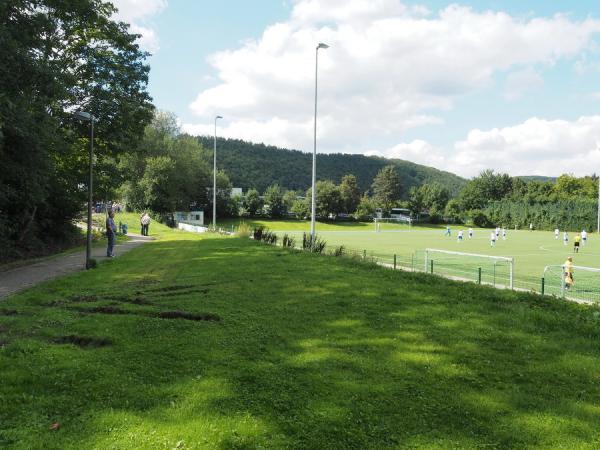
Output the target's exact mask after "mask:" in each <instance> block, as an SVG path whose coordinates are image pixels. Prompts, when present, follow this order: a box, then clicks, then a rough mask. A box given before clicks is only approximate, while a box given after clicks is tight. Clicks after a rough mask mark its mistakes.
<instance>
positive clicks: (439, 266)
mask: <svg viewBox="0 0 600 450" xmlns="http://www.w3.org/2000/svg"><path fill="white" fill-rule="evenodd" d="M415 258H416V264H415V268H416V269H417V270H423V271H424V272H427V273H434V274H437V275H441V276H444V277H448V278H454V279H459V280H464V281H473V282H476V283H479V284H491V285H492V286H497V287H504V288H509V289H513V287H514V269H515V262H514V259H513V258H508V257H505V256H490V255H479V254H475V253H463V252H454V251H449V250H439V249H435V248H428V249H425V250H423V251H421V252H417V253H416V254H415Z"/></svg>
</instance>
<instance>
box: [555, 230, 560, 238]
mask: <svg viewBox="0 0 600 450" xmlns="http://www.w3.org/2000/svg"><path fill="white" fill-rule="evenodd" d="M559 234H560V230H559V229H558V228H555V229H554V239H558V235H559Z"/></svg>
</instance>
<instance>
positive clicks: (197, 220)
mask: <svg viewBox="0 0 600 450" xmlns="http://www.w3.org/2000/svg"><path fill="white" fill-rule="evenodd" d="M174 216H175V223H176V224H177V225H179V224H180V223H186V224H189V225H204V211H189V212H183V211H177V212H176V213H175V214H174Z"/></svg>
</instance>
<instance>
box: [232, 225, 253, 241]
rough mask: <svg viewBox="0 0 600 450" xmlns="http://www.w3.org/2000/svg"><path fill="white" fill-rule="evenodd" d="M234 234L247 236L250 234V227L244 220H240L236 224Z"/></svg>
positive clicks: (242, 236)
mask: <svg viewBox="0 0 600 450" xmlns="http://www.w3.org/2000/svg"><path fill="white" fill-rule="evenodd" d="M235 234H236V236H238V237H241V238H249V237H250V235H251V234H252V228H251V227H250V225H248V224H247V223H246V222H242V223H240V224H239V225H238V227H237V229H236V231H235Z"/></svg>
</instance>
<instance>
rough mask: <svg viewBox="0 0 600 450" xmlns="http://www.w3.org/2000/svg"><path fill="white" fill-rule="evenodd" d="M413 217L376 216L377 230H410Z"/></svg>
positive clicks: (378, 231)
mask: <svg viewBox="0 0 600 450" xmlns="http://www.w3.org/2000/svg"><path fill="white" fill-rule="evenodd" d="M411 227H412V219H411V218H410V217H382V218H375V232H377V233H381V232H384V231H410V229H411Z"/></svg>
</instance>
